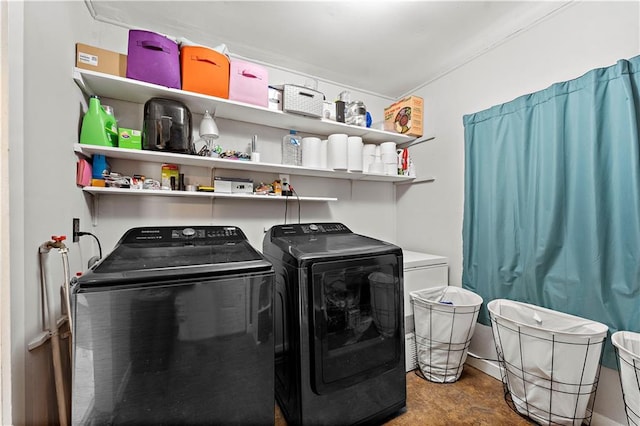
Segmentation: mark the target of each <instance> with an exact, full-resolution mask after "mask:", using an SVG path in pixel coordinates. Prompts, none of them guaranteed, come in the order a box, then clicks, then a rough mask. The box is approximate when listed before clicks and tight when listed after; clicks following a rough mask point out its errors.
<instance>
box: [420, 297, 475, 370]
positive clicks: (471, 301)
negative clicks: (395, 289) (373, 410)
mask: <svg viewBox="0 0 640 426" xmlns="http://www.w3.org/2000/svg"><path fill="white" fill-rule="evenodd" d="M409 295H410V296H411V304H412V305H413V316H414V322H415V341H416V358H417V361H418V367H419V368H420V372H421V373H422V374H423V375H424V377H425V378H426V379H427V380H429V381H431V382H437V383H451V382H455V381H456V380H458V379H459V378H460V375H461V374H462V369H463V365H464V362H465V361H466V359H467V351H468V349H469V344H470V343H471V338H472V337H473V332H474V330H475V326H476V321H477V319H478V313H479V311H480V306H482V297H480V296H478V295H477V294H475V293H474V292H472V291H469V290H465V289H463V288H460V287H452V286H441V287H433V288H427V289H423V290H418V291H412V292H411V293H409Z"/></svg>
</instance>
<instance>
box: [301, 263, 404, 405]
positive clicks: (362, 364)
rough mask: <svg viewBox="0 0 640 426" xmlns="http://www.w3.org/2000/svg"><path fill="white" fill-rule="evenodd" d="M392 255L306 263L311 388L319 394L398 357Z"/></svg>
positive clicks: (376, 371) (399, 325)
mask: <svg viewBox="0 0 640 426" xmlns="http://www.w3.org/2000/svg"><path fill="white" fill-rule="evenodd" d="M398 260H399V259H398V257H397V256H396V255H394V254H387V255H379V256H371V257H361V258H352V259H347V260H344V259H343V260H339V261H328V262H317V263H313V264H312V265H311V266H310V269H311V270H310V274H309V275H310V276H311V286H310V288H309V292H310V293H311V294H310V301H311V304H312V309H310V311H312V312H313V315H312V321H311V334H312V338H311V342H310V346H311V354H312V362H311V367H312V370H313V371H312V374H311V376H312V387H313V390H314V392H316V393H318V394H324V393H328V392H331V391H333V390H335V389H341V388H345V387H347V386H351V385H353V384H354V383H358V382H362V381H364V380H367V379H368V378H370V377H373V376H377V375H380V374H382V373H384V372H385V371H387V370H390V369H393V368H394V367H396V366H397V365H398V363H399V362H402V360H403V356H404V354H403V344H404V336H403V334H404V331H403V328H404V327H403V322H402V317H403V312H402V311H403V299H402V269H401V268H400V267H399V262H398Z"/></svg>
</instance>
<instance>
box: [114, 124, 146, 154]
mask: <svg viewBox="0 0 640 426" xmlns="http://www.w3.org/2000/svg"><path fill="white" fill-rule="evenodd" d="M118 147H119V148H127V149H142V132H141V131H140V130H133V129H127V128H124V127H120V128H119V129H118Z"/></svg>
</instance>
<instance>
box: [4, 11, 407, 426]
mask: <svg viewBox="0 0 640 426" xmlns="http://www.w3.org/2000/svg"><path fill="white" fill-rule="evenodd" d="M9 11H10V15H11V16H12V17H14V16H15V17H16V18H15V19H13V21H11V23H12V25H14V28H13V31H14V32H12V33H13V34H14V35H13V38H12V41H13V44H12V45H11V51H10V52H9V70H8V71H9V86H10V87H11V89H12V91H13V92H12V93H11V94H12V95H13V96H11V97H10V99H9V110H10V111H11V113H10V117H9V119H10V121H11V126H12V127H10V129H11V130H13V131H12V133H11V140H10V146H9V148H10V150H11V153H10V160H11V164H10V170H9V171H10V174H11V182H12V187H11V193H10V202H11V207H10V209H11V216H12V227H11V267H12V269H11V295H12V300H11V302H12V304H11V309H12V314H11V327H12V332H13V334H12V336H11V337H12V348H11V349H12V372H13V377H12V380H13V387H12V390H13V394H12V407H13V422H14V424H25V423H26V422H27V421H29V420H33V418H32V417H30V416H31V415H30V414H29V413H31V412H32V411H36V412H37V410H38V408H39V407H38V401H35V400H34V399H33V398H32V394H31V389H33V387H34V386H41V384H38V381H39V380H40V379H39V378H38V377H33V374H32V372H31V371H32V369H30V366H31V364H32V363H33V362H34V361H33V359H34V358H33V356H34V355H33V354H31V353H29V352H28V351H27V344H28V343H29V342H30V341H31V340H32V339H34V338H35V337H36V336H37V335H38V334H39V333H40V331H41V329H42V324H41V321H40V316H41V315H40V310H41V305H40V293H39V268H38V255H37V249H38V247H39V245H40V244H42V243H43V242H45V241H48V240H49V239H50V238H51V236H52V235H61V234H65V235H67V237H68V240H67V241H66V243H67V245H68V246H69V248H70V253H69V261H70V269H71V273H72V274H75V272H77V271H82V270H84V269H86V265H87V261H88V260H89V259H90V258H91V257H92V256H94V255H96V254H97V246H96V244H95V242H94V241H93V239H92V238H90V237H83V238H82V239H81V241H80V243H72V242H71V232H72V218H74V217H78V218H80V221H81V230H83V231H89V232H92V233H94V234H95V235H96V236H97V237H98V238H99V239H100V241H101V243H102V247H103V251H104V252H105V253H107V252H109V251H110V250H111V249H112V248H113V246H114V244H115V243H116V242H117V240H118V239H119V238H120V236H121V235H122V234H123V233H124V232H125V231H126V230H127V229H129V228H131V227H134V226H146V225H167V224H172V225H199V224H202V225H205V224H233V225H237V226H239V227H240V228H241V229H243V230H244V231H245V233H247V235H248V237H249V241H250V242H251V243H252V245H253V246H254V247H256V248H258V249H260V248H261V247H262V237H263V230H264V228H265V227H269V226H271V225H273V224H276V223H282V221H283V215H284V204H283V203H276V202H256V203H253V202H247V201H234V200H219V199H215V200H207V201H197V200H196V201H185V200H182V199H180V198H175V199H172V198H165V197H163V198H153V197H143V198H136V197H131V196H130V197H110V196H103V197H101V198H100V200H99V203H98V204H97V206H98V207H97V211H96V212H95V214H93V215H92V213H91V208H92V207H93V199H92V197H91V196H90V195H85V194H83V193H82V191H81V190H80V189H79V188H77V187H76V186H75V169H76V155H75V154H74V152H73V144H74V143H77V141H78V134H79V129H80V123H81V119H82V115H83V112H84V110H85V109H86V100H85V99H84V96H83V95H82V93H81V91H80V89H79V88H78V86H77V85H76V84H75V82H74V81H73V79H72V68H73V65H74V59H75V43H76V42H82V43H86V44H91V45H94V46H99V47H102V48H106V49H110V50H115V51H119V52H122V53H126V50H127V38H128V33H127V30H125V29H123V28H119V27H115V26H113V25H110V24H105V23H100V22H96V21H94V20H93V19H92V18H91V17H90V15H89V13H88V11H87V8H86V6H85V5H84V3H83V2H78V1H64V2H63V1H52V2H24V3H23V2H9ZM22 18H24V23H22ZM176 35H179V34H176ZM194 41H197V40H194ZM229 47H230V49H231V51H233V46H229ZM270 71H271V72H272V77H273V79H274V80H275V81H273V82H274V83H284V82H288V83H297V84H300V83H303V82H304V80H305V77H304V76H299V75H295V74H293V73H290V72H287V71H283V70H275V69H272V70H270ZM319 89H320V90H322V91H323V92H325V94H326V95H327V97H328V98H329V99H334V98H336V97H337V94H338V93H339V92H340V91H341V90H343V88H341V87H338V86H336V85H335V84H331V83H325V82H320V84H319ZM352 93H353V96H354V98H355V97H359V98H362V99H363V100H364V101H365V102H366V103H367V105H368V106H369V108H370V109H371V110H372V111H378V113H377V114H378V115H380V116H381V115H382V109H383V108H384V106H386V105H388V104H389V103H390V100H388V99H384V98H378V97H375V96H372V95H370V94H359V93H357V92H355V91H352ZM105 103H106V101H105ZM110 103H111V104H112V106H114V107H115V113H116V117H118V118H119V119H120V120H121V124H122V125H123V126H129V127H137V128H141V125H142V121H141V117H142V105H132V104H129V105H126V103H124V102H116V101H113V102H110ZM23 119H24V124H23V123H22V120H23ZM199 119H200V117H196V120H198V121H199ZM194 122H196V123H197V121H195V120H194ZM219 127H220V130H221V132H222V137H221V139H219V140H218V142H219V143H221V144H223V145H229V146H231V147H232V148H233V149H242V148H243V147H245V146H246V144H247V143H248V142H249V140H250V138H251V136H252V135H253V134H258V135H259V146H261V148H260V149H261V151H262V156H263V158H264V159H265V161H274V162H277V161H279V158H280V141H281V138H282V136H283V135H284V134H286V133H287V132H288V131H287V130H286V129H280V130H277V129H271V128H263V127H258V126H241V125H238V124H237V123H233V122H230V121H224V120H220V122H219ZM113 166H114V171H120V170H122V171H124V172H134V171H135V170H138V167H139V165H138V164H136V163H132V162H128V161H114V162H113ZM146 167H147V169H145V170H148V173H147V175H148V176H151V177H155V178H159V176H160V166H159V165H155V166H146ZM154 173H156V174H155V176H154ZM232 175H238V173H234V174H232ZM258 177H259V178H263V179H265V181H269V182H270V181H272V180H273V179H275V178H277V176H276V175H270V174H267V175H264V176H258ZM291 178H292V183H293V184H294V185H295V187H296V190H297V192H298V193H299V194H300V195H307V194H308V195H326V196H333V197H337V198H338V200H339V201H337V202H331V203H322V202H320V203H317V202H303V203H302V206H301V216H302V218H301V220H302V221H340V222H343V223H345V224H346V225H347V226H349V227H351V229H352V230H353V231H355V232H359V233H364V234H367V235H371V236H373V237H377V238H380V239H384V240H387V241H391V242H394V240H395V226H394V225H393V224H394V223H395V207H394V202H395V188H394V186H393V184H391V183H376V182H351V181H348V180H336V179H312V178H309V177H296V176H292V177H291ZM289 206H290V211H289V216H288V217H289V221H291V220H297V206H295V207H293V209H291V206H294V205H293V204H291V203H290V204H289ZM292 210H293V211H292ZM92 219H95V220H97V226H95V227H93V226H92V225H91V223H92ZM48 258H49V260H48V262H47V265H48V269H49V277H50V282H49V284H50V285H52V286H56V287H57V286H59V285H60V284H61V283H62V262H61V260H60V259H61V257H60V256H59V254H58V253H56V252H52V253H50V254H49V256H48ZM3 349H4V348H3ZM3 367H4V365H3Z"/></svg>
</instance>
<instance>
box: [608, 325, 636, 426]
mask: <svg viewBox="0 0 640 426" xmlns="http://www.w3.org/2000/svg"><path fill="white" fill-rule="evenodd" d="M611 343H613V346H614V347H615V349H616V353H617V354H618V372H619V373H620V383H621V385H622V396H623V399H624V409H625V411H626V413H627V422H628V423H629V426H639V425H640V333H634V332H631V331H617V332H615V333H613V335H611Z"/></svg>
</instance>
